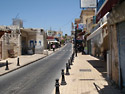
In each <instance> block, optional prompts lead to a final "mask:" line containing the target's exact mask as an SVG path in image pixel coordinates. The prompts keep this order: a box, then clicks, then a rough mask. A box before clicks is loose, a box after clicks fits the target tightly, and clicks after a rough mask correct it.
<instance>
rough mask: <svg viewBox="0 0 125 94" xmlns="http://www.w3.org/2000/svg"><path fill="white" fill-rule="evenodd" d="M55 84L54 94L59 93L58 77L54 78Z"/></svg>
mask: <svg viewBox="0 0 125 94" xmlns="http://www.w3.org/2000/svg"><path fill="white" fill-rule="evenodd" d="M55 86H56V91H55V94H60V91H59V86H60V85H59V79H56V83H55Z"/></svg>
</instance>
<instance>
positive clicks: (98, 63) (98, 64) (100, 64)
mask: <svg viewBox="0 0 125 94" xmlns="http://www.w3.org/2000/svg"><path fill="white" fill-rule="evenodd" d="M88 63H89V64H91V65H92V66H93V67H94V68H95V69H96V70H97V71H99V72H100V73H101V74H102V76H103V77H104V78H106V76H107V67H106V66H107V64H106V62H104V61H102V60H88Z"/></svg>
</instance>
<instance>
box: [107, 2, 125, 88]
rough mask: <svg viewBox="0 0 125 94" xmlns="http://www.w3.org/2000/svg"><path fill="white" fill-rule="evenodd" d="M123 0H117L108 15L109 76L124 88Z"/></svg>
mask: <svg viewBox="0 0 125 94" xmlns="http://www.w3.org/2000/svg"><path fill="white" fill-rule="evenodd" d="M124 9H125V1H124V0H118V3H117V4H116V5H115V6H114V7H113V8H112V11H111V12H110V14H109V17H108V30H109V31H110V32H109V36H110V37H109V39H110V52H109V58H110V78H111V79H112V80H113V81H114V82H115V83H116V84H118V85H119V87H120V88H125V58H124V57H125V10H124Z"/></svg>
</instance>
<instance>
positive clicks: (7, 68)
mask: <svg viewBox="0 0 125 94" xmlns="http://www.w3.org/2000/svg"><path fill="white" fill-rule="evenodd" d="M5 70H9V67H8V60H7V61H6V68H5Z"/></svg>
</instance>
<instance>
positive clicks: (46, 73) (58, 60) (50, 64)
mask: <svg viewBox="0 0 125 94" xmlns="http://www.w3.org/2000/svg"><path fill="white" fill-rule="evenodd" d="M71 53H72V45H71V44H70V43H69V44H67V45H66V46H65V47H64V48H62V49H60V50H59V51H57V52H55V53H54V54H52V55H50V56H48V57H46V58H44V59H41V60H39V61H37V62H34V63H33V64H30V65H28V66H26V67H23V68H21V69H18V70H16V71H14V72H11V73H9V74H7V75H4V76H2V77H0V94H51V93H52V91H53V89H54V87H55V79H56V78H60V76H61V69H63V68H65V64H66V62H67V61H68V59H69V57H70V55H71Z"/></svg>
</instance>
